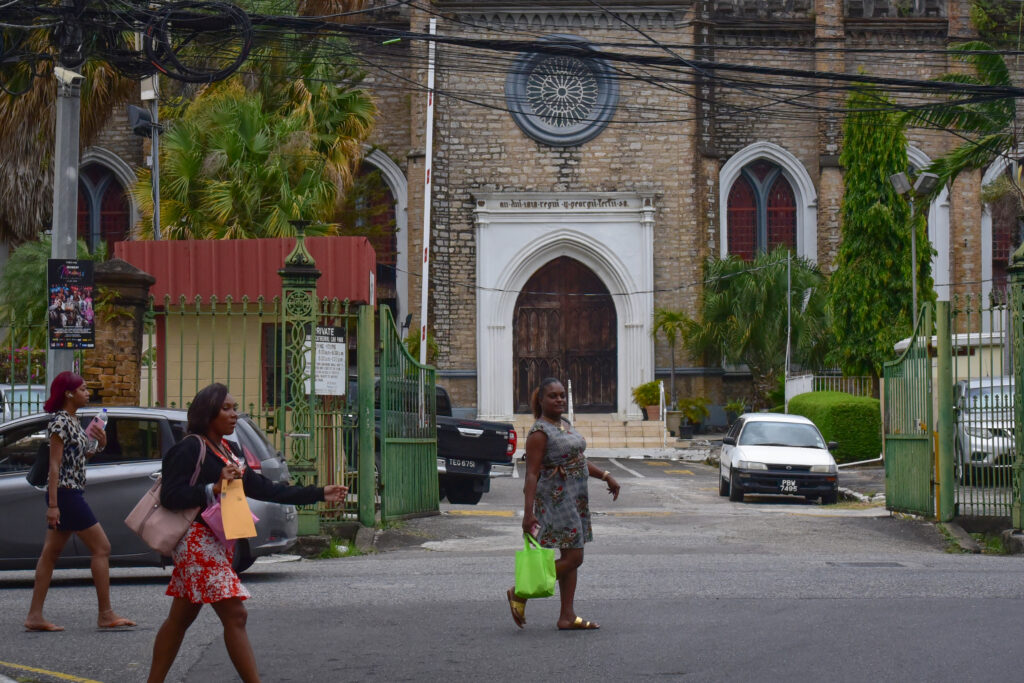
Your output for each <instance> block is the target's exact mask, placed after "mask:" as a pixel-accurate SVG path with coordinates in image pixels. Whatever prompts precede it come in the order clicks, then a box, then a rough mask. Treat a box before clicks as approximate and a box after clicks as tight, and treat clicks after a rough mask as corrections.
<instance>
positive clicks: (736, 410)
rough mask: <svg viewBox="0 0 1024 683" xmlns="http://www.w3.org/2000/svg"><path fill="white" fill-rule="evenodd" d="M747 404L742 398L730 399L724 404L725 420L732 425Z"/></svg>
mask: <svg viewBox="0 0 1024 683" xmlns="http://www.w3.org/2000/svg"><path fill="white" fill-rule="evenodd" d="M746 407H747V402H746V401H745V400H743V399H742V398H730V399H729V400H728V401H726V402H725V419H726V420H728V421H729V424H732V423H733V422H735V421H736V418H737V417H739V416H740V415H741V414H743V412H744V411H745V410H746Z"/></svg>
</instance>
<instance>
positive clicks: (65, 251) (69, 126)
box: [46, 0, 85, 386]
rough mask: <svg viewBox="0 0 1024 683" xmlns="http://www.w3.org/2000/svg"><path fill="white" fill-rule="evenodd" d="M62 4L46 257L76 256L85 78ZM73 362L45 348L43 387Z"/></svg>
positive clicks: (78, 40) (72, 21)
mask: <svg viewBox="0 0 1024 683" xmlns="http://www.w3.org/2000/svg"><path fill="white" fill-rule="evenodd" d="M63 6H64V7H65V8H66V9H68V10H69V12H68V16H67V17H66V18H65V19H64V20H63V22H62V23H61V28H60V30H59V31H58V32H57V36H58V37H59V39H60V57H59V60H58V61H59V62H60V66H57V67H54V69H53V74H54V76H55V77H56V79H57V103H56V106H57V124H56V131H55V133H56V134H55V136H54V154H53V226H52V230H51V233H50V237H51V248H50V258H55V259H73V258H75V257H76V256H77V255H78V249H77V242H78V240H77V233H78V229H77V228H78V161H79V156H78V138H79V128H80V125H81V114H82V81H84V80H85V79H84V78H83V77H82V76H81V74H78V73H75V72H74V71H72V70H71V69H73V68H77V67H78V66H79V65H80V64H82V62H83V61H84V59H83V57H82V28H81V25H80V24H79V23H78V20H77V17H74V16H72V13H73V10H74V2H73V1H72V0H64V2H63ZM47 295H49V292H47ZM73 365H74V352H73V351H72V350H71V349H50V348H47V351H46V384H47V386H49V385H50V383H51V382H53V378H54V377H56V376H57V374H59V373H61V372H63V371H65V370H72V369H73Z"/></svg>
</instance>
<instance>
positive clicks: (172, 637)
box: [147, 598, 203, 683]
mask: <svg viewBox="0 0 1024 683" xmlns="http://www.w3.org/2000/svg"><path fill="white" fill-rule="evenodd" d="M202 608H203V606H202V605H201V604H200V605H197V604H195V603H192V602H189V601H188V600H186V599H185V598H174V601H173V602H172V603H171V612H170V614H168V615H167V618H166V619H165V620H164V623H163V624H162V625H161V626H160V630H159V631H157V632H156V641H155V642H154V643H153V662H152V664H150V665H149V678H148V679H147V681H148V683H163V680H164V678H166V677H167V672H168V671H170V670H171V665H172V664H174V658H175V657H177V656H178V649H179V648H181V641H182V640H184V639H185V631H187V630H188V627H189V626H191V625H192V622H193V621H195V620H196V617H197V616H199V610H201V609H202Z"/></svg>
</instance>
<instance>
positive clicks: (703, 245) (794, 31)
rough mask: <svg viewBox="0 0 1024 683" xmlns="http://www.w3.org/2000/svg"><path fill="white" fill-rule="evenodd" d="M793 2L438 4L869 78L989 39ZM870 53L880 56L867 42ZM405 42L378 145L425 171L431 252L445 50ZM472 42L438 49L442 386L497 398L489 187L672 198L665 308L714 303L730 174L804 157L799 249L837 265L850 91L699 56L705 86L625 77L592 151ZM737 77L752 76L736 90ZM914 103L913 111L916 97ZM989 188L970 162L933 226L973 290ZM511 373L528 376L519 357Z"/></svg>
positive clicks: (661, 245)
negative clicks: (491, 383) (795, 85)
mask: <svg viewBox="0 0 1024 683" xmlns="http://www.w3.org/2000/svg"><path fill="white" fill-rule="evenodd" d="M777 4H778V7H775V6H774V5H773V4H772V3H770V2H768V3H766V2H761V1H759V0H714V1H713V2H708V1H697V2H689V1H683V2H677V3H673V2H670V3H662V4H661V5H658V6H657V7H656V8H655V7H650V6H639V5H634V4H632V3H620V4H619V5H616V6H615V7H612V8H610V11H609V12H608V13H605V12H602V11H601V10H598V9H597V8H596V7H595V8H592V7H587V6H580V5H571V4H568V3H552V4H549V5H536V4H528V3H525V2H516V3H513V4H512V5H509V6H503V9H501V10H497V9H494V6H493V5H490V4H486V3H478V2H472V1H469V0H444V1H442V2H440V3H439V4H437V5H436V9H437V10H438V14H437V15H436V16H439V17H440V19H439V20H438V22H437V31H438V33H439V34H440V35H444V36H457V37H465V38H470V39H476V40H485V41H499V40H527V39H530V38H540V37H543V36H550V35H551V34H569V35H572V36H574V37H576V38H581V39H583V40H585V41H588V42H589V43H590V44H592V45H595V46H601V45H614V47H613V48H609V49H610V50H614V51H615V52H619V53H621V52H630V51H631V49H632V51H634V52H636V53H638V54H640V53H643V54H651V50H650V49H648V48H649V45H650V44H653V43H655V42H657V43H660V44H663V45H666V46H673V47H671V48H669V50H670V51H671V53H672V54H674V55H677V56H679V57H683V58H688V59H696V60H704V61H708V62H710V61H715V62H716V63H728V64H732V65H738V66H770V67H775V68H778V69H799V70H817V71H823V72H834V73H840V74H851V75H854V74H857V73H859V72H861V70H863V71H866V72H868V73H871V74H872V75H875V76H887V77H893V78H912V79H928V78H933V77H935V76H937V75H939V74H941V73H944V72H946V71H949V70H952V69H953V68H955V67H956V65H954V64H952V63H951V62H950V61H949V60H948V59H946V58H944V57H942V56H941V54H939V53H935V52H933V51H935V50H942V49H945V48H946V46H947V45H948V43H949V42H952V41H954V39H960V38H963V37H964V36H969V35H970V33H971V28H970V25H969V21H968V12H969V3H968V2H967V1H966V0H945V1H940V0H929V2H924V3H918V4H917V5H915V7H916V11H917V12H918V16H914V17H912V18H910V19H901V18H899V17H898V16H897V14H898V12H897V10H896V9H894V8H891V7H889V4H888V3H886V2H885V1H884V0H873V2H867V1H866V0H865V2H853V3H845V5H844V3H834V2H827V1H826V0H806V1H805V2H791V3H777ZM844 6H846V16H844ZM900 11H902V10H900ZM404 12H405V13H404V14H402V15H399V16H396V17H393V20H394V21H395V22H396V23H397V24H401V25H403V26H408V27H409V28H410V29H411V30H412V31H415V32H426V31H427V26H428V21H429V19H430V18H431V16H435V15H429V16H428V15H427V14H425V13H423V12H421V11H418V10H417V9H415V8H414V9H411V10H404ZM744 20H749V21H744ZM624 45H634V46H636V47H635V48H630V47H623V46H624ZM866 47H870V48H872V49H873V50H875V51H873V52H858V51H855V50H850V48H866ZM787 48H788V49H787ZM389 49H391V52H390V53H386V52H385V51H384V48H380V49H379V50H378V54H377V55H376V57H377V58H378V59H379V60H382V61H385V62H387V63H389V64H394V65H397V66H396V67H395V69H393V70H388V72H389V73H390V74H391V75H390V76H383V75H382V74H383V73H384V70H381V69H371V72H372V73H373V74H374V75H373V76H372V80H371V81H369V83H370V84H371V86H372V87H373V89H374V91H375V93H376V94H377V97H378V104H379V106H380V109H381V119H380V123H379V124H378V127H377V130H376V132H375V137H374V140H373V141H374V143H375V144H376V145H379V147H380V148H381V149H382V150H383V151H384V152H386V153H387V154H388V155H389V156H390V157H391V158H392V159H394V160H395V162H396V163H397V164H398V165H399V166H401V167H402V169H403V171H404V172H405V173H406V177H407V180H408V219H409V220H408V225H409V230H408V235H407V247H406V248H407V249H408V251H409V253H410V254H416V255H418V254H420V253H421V250H422V245H423V240H422V211H423V194H422V193H423V179H424V166H425V159H424V158H423V152H424V144H425V141H424V138H423V134H422V131H423V127H424V122H425V107H426V98H425V97H424V95H423V88H424V84H425V82H426V74H425V69H424V68H423V67H424V65H425V63H426V60H425V52H426V49H427V48H426V45H425V44H424V43H423V42H415V43H412V44H408V45H407V44H405V43H402V44H400V46H392V47H391V48H389ZM598 49H600V47H598ZM468 54H470V52H469V51H468V50H467V49H466V48H464V47H455V46H451V45H446V44H444V43H441V44H440V46H439V48H438V54H437V73H436V89H437V91H438V93H439V96H438V98H437V102H436V111H435V124H434V126H435V128H434V149H433V201H432V214H433V215H432V220H431V223H432V226H433V231H432V237H431V241H432V263H431V273H430V277H431V282H430V288H431V297H430V315H431V320H430V325H431V327H432V328H433V329H434V331H435V332H436V336H437V341H438V345H439V349H440V357H439V359H438V367H439V369H440V375H441V381H442V382H444V383H445V384H446V385H447V386H448V387H449V390H450V392H451V394H452V396H453V398H454V399H455V401H456V402H458V403H461V404H466V405H474V404H479V400H480V399H482V398H484V397H481V396H480V395H479V392H480V391H482V380H481V377H482V376H483V375H486V374H488V373H489V372H490V370H489V369H487V368H482V367H480V363H481V361H480V356H479V354H480V351H481V348H483V347H482V345H483V344H486V343H488V342H487V341H486V340H485V339H484V338H483V336H485V335H486V332H484V333H482V332H481V324H482V322H481V318H480V310H479V303H480V301H481V297H482V296H483V294H482V292H481V291H479V290H478V289H477V287H478V283H479V282H480V281H481V277H482V274H481V273H480V272H478V268H479V267H480V264H481V263H489V260H488V258H489V257H488V255H481V254H480V253H478V249H479V246H480V245H479V230H481V229H483V228H481V226H480V224H479V221H480V215H479V198H480V197H481V196H484V195H486V196H487V197H492V198H493V197H495V196H498V195H501V194H502V193H519V194H521V193H536V194H538V196H540V195H544V196H547V194H554V195H565V196H576V195H581V194H587V193H592V194H600V193H613V192H618V193H634V194H635V195H636V196H638V197H641V196H642V197H650V198H651V199H652V201H653V205H654V209H655V210H654V218H653V255H652V268H653V281H654V283H653V289H654V294H653V306H655V307H667V308H676V309H681V310H683V311H685V312H686V313H688V314H690V315H695V314H696V312H697V305H698V297H699V295H700V287H699V280H700V273H701V264H702V262H703V261H704V260H705V259H706V258H708V257H710V256H718V255H720V254H721V253H723V215H722V214H723V208H724V206H725V204H724V201H723V197H722V193H723V192H726V193H727V192H728V190H729V188H728V187H724V188H723V187H721V186H720V185H721V176H722V174H723V172H727V171H728V169H729V167H730V160H733V163H734V164H735V163H736V162H735V160H736V159H737V158H745V157H743V155H744V154H748V155H751V158H756V157H757V156H758V155H762V156H763V155H768V156H766V158H769V159H771V160H773V161H775V162H776V163H783V162H779V161H778V160H779V159H783V160H784V163H787V164H789V165H790V166H789V167H786V166H785V165H784V166H783V168H784V172H786V173H790V174H791V175H792V176H793V178H792V179H791V183H792V184H793V185H794V186H796V192H797V203H798V211H799V212H801V216H802V217H803V218H802V219H803V220H805V223H806V228H805V230H804V232H803V233H802V237H800V238H798V249H800V248H801V247H800V244H801V240H802V244H803V250H804V253H802V255H804V256H806V257H808V258H811V259H812V260H815V261H817V262H818V264H819V265H820V266H821V267H822V268H823V269H824V270H825V272H829V271H830V269H831V268H832V265H833V263H834V261H835V258H836V254H837V251H838V247H839V242H840V237H841V233H840V224H839V223H840V204H841V201H842V192H843V178H842V169H841V168H840V167H839V163H838V159H839V154H840V152H841V149H842V135H841V133H842V116H841V112H842V109H843V107H844V105H845V97H846V93H845V92H843V91H841V90H823V91H822V92H818V93H811V94H809V95H807V96H806V98H805V99H806V100H809V101H810V102H811V104H813V105H814V108H807V107H797V106H795V105H794V104H792V103H789V102H786V101H784V100H786V99H789V98H792V97H793V94H792V91H785V92H784V94H781V95H779V96H778V97H777V101H774V102H772V103H771V105H770V106H766V99H765V97H764V95H765V93H766V92H769V93H770V91H766V90H765V88H766V87H770V86H771V85H773V84H774V85H782V84H786V83H787V82H789V81H791V80H792V76H789V75H787V74H785V73H779V74H768V75H763V74H761V75H751V74H749V73H744V72H741V71H736V72H731V71H725V70H723V71H717V70H716V71H715V72H714V73H713V74H712V73H710V72H708V71H705V70H701V69H695V70H694V71H693V78H692V79H685V78H679V79H678V81H679V82H678V83H672V84H671V85H666V84H664V83H661V84H654V83H651V82H649V81H645V80H643V79H641V78H636V77H631V78H621V79H619V80H618V87H619V104H618V107H617V110H616V112H615V114H614V116H613V118H612V120H611V121H610V123H609V124H608V125H607V127H606V128H605V129H604V130H603V131H602V132H601V133H600V134H599V135H597V136H596V137H595V138H593V139H591V140H589V141H586V142H584V143H583V144H580V145H575V146H555V145H550V144H545V143H542V142H538V141H536V140H535V139H532V138H531V137H530V136H528V135H527V134H525V133H524V132H523V131H522V130H520V129H519V127H517V125H516V123H515V121H514V120H513V118H512V116H511V115H510V114H509V113H508V111H506V102H505V97H504V92H505V91H504V88H505V81H506V75H507V71H508V69H509V68H511V66H510V65H511V64H512V63H513V61H514V55H507V54H501V53H489V54H487V55H482V56H481V57H480V60H479V68H476V69H475V68H473V65H467V59H468V58H467V55H468ZM409 65H415V66H414V67H411V66H409ZM503 65H504V66H503ZM637 71H639V70H637ZM637 71H631V73H633V74H634V76H635V75H636V73H637ZM675 73H676V74H677V75H678V74H679V72H678V71H677V72H675ZM723 78H729V79H736V80H744V81H745V83H733V84H732V86H733V87H728V88H726V87H722V85H721V83H722V81H721V79H723ZM410 83H412V84H416V87H410ZM904 100H905V103H908V104H909V103H911V101H912V100H913V98H912V97H911V96H909V95H908V96H906V97H905V98H904ZM800 104H803V102H801V103H800ZM909 138H910V144H911V146H912V147H913V148H915V152H914V154H913V155H912V159H911V161H912V163H913V162H914V160H915V159H916V160H918V162H919V163H918V164H917V165H918V166H919V167H920V165H921V164H926V163H927V162H928V161H929V160H930V159H934V158H935V157H937V156H939V155H941V154H942V153H944V152H945V151H946V150H948V149H949V148H950V147H951V146H952V145H953V144H956V142H957V140H956V139H954V138H952V137H951V136H948V135H943V134H938V133H933V132H928V131H921V130H916V129H912V130H911V131H910V132H909ZM751 150H753V151H751ZM771 155H775V156H771ZM787 177H789V176H787ZM980 185H981V173H975V174H965V175H964V176H963V177H962V178H960V179H959V180H958V181H957V182H956V183H955V185H954V186H953V187H952V188H951V189H950V192H949V194H948V196H945V197H944V198H943V199H942V206H933V207H932V214H931V219H932V222H933V223H934V225H931V226H930V229H931V230H934V231H936V235H938V236H939V237H933V239H940V240H942V241H943V243H941V244H937V245H936V246H937V248H938V249H939V250H940V251H943V252H944V253H945V255H946V256H945V257H946V259H947V261H946V262H947V263H948V275H946V274H937V275H936V282H937V284H949V283H952V284H953V287H952V288H951V289H950V291H954V292H955V291H961V290H964V291H966V290H969V289H971V287H972V285H970V284H958V283H976V282H977V281H978V280H979V279H980V278H981V275H982V272H981V271H982V270H983V267H982V263H981V252H982V249H981V245H980V244H979V240H981V239H983V237H982V236H981V234H980V231H979V229H978V226H979V223H980V221H981V215H982V206H981V202H980V199H979V190H980ZM517 196H518V194H517ZM488 201H490V200H488ZM801 201H803V202H804V203H803V204H800V202H801ZM556 227H557V226H553V228H552V229H555V228H556ZM420 262H421V259H419V258H410V259H409V269H410V277H409V286H408V290H407V299H406V301H407V302H408V307H407V310H408V311H411V312H412V313H413V314H414V319H417V318H418V313H419V300H420V299H419V297H420V289H419V288H420V282H421V279H420V272H419V270H420ZM613 293H614V292H613ZM418 324H419V323H418V320H415V322H414V325H418ZM646 324H648V325H649V321H647V323H646ZM482 335H483V336H482ZM620 339H621V337H620ZM651 343H652V344H655V342H654V341H652V342H651ZM678 358H679V356H678V355H677V359H678ZM655 359H656V363H655V364H656V370H654V371H653V372H656V374H657V376H658V377H659V378H660V377H665V378H667V375H668V367H667V366H668V362H669V354H668V348H667V347H666V345H665V343H664V342H663V341H660V340H659V341H657V343H656V345H655ZM677 366H678V367H677V380H676V381H677V385H679V386H681V387H682V390H683V391H684V392H690V393H701V394H704V395H707V396H709V397H710V398H711V399H712V400H713V401H714V402H723V401H724V400H725V399H726V398H727V394H728V395H733V394H737V393H739V392H738V391H736V389H735V385H736V381H737V380H736V379H735V377H732V376H727V375H725V374H723V371H722V370H721V369H718V368H702V367H700V365H699V363H695V362H694V359H688V358H685V355H684V356H682V360H681V361H678V360H677ZM649 372H650V370H649ZM501 373H503V374H501V376H503V377H508V378H510V377H511V374H510V372H506V369H502V370H501ZM507 391H511V388H508V389H507ZM485 402H486V401H485ZM618 411H619V412H620V413H624V412H626V411H627V406H624V405H621V402H620V405H619V406H618ZM485 412H486V411H485Z"/></svg>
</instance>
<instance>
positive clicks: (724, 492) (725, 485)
mask: <svg viewBox="0 0 1024 683" xmlns="http://www.w3.org/2000/svg"><path fill="white" fill-rule="evenodd" d="M718 495H720V496H728V495H729V482H728V480H727V479H726V478H725V477H723V476H722V475H721V474H719V475H718Z"/></svg>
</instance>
